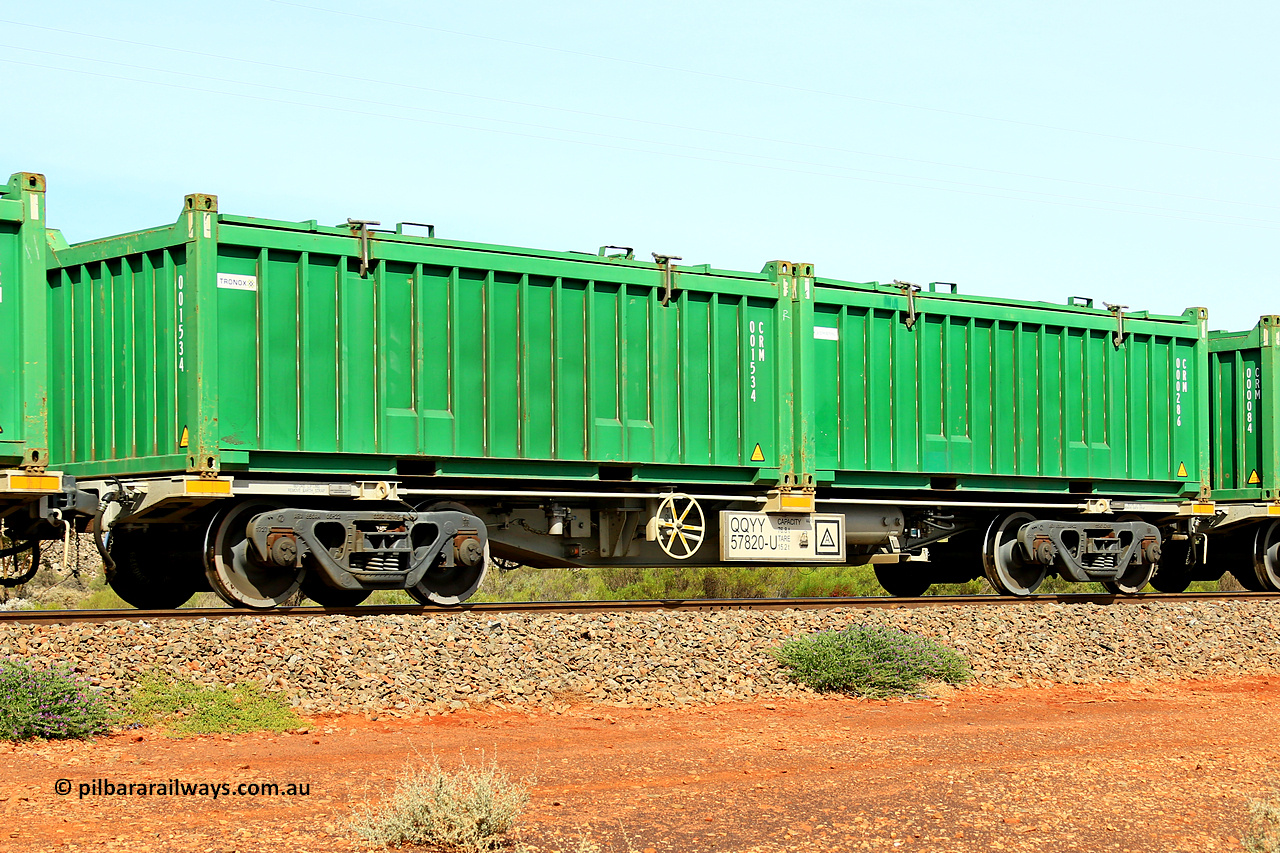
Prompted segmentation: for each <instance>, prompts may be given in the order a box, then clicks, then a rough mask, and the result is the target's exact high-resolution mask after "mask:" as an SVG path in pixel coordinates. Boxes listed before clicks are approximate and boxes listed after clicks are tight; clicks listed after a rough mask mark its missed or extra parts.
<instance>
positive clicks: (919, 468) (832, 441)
mask: <svg viewBox="0 0 1280 853" xmlns="http://www.w3.org/2000/svg"><path fill="white" fill-rule="evenodd" d="M1124 309H1125V306H1119V305H1106V306H1105V307H1095V306H1094V304H1093V300H1092V299H1087V298H1081V297H1073V298H1072V299H1070V300H1069V302H1068V304H1066V305H1053V304H1048V303H1043V302H1022V301H1007V300H993V299H990V298H984V297H975V296H969V295H965V294H961V293H958V292H957V288H956V286H955V285H954V284H944V283H933V284H930V285H929V286H928V290H924V289H922V288H920V287H918V286H916V285H913V284H910V283H907V282H893V283H889V284H881V283H874V284H856V283H850V282H841V281H833V280H826V279H817V280H816V282H815V295H814V299H813V302H812V308H810V307H809V305H808V304H807V303H806V305H805V308H804V310H805V312H806V313H807V312H808V311H810V310H811V311H812V322H811V325H812V333H811V334H809V333H807V332H806V338H811V339H812V347H813V357H812V359H813V360H812V365H813V369H812V371H810V372H809V373H808V376H809V377H810V382H811V383H812V388H811V390H809V391H808V393H809V394H810V395H811V399H812V400H813V405H814V410H813V413H812V418H813V422H812V432H813V440H812V442H811V443H810V444H809V447H810V448H811V449H812V452H813V453H814V463H813V467H814V469H815V472H816V473H815V478H816V481H817V482H818V484H819V485H820V487H823V488H822V489H821V495H822V497H821V498H820V499H819V501H818V503H819V504H822V505H824V508H828V509H843V508H846V507H849V506H851V505H861V504H863V503H865V502H866V501H868V495H875V496H876V497H877V498H881V499H883V498H885V497H888V498H889V500H890V502H891V503H892V505H893V506H895V507H900V508H901V509H902V516H901V517H903V518H904V519H905V524H904V528H903V531H902V537H901V539H900V540H899V542H898V545H899V546H900V547H901V548H902V549H903V550H905V551H907V552H916V553H919V552H920V551H921V550H922V549H925V548H927V549H928V552H927V554H928V557H929V559H928V561H921V560H918V559H909V560H902V561H900V562H897V563H886V564H881V565H878V566H877V571H876V574H877V576H878V578H879V580H880V583H881V584H882V585H883V586H884V587H885V588H886V589H888V590H889V591H890V592H893V593H895V594H901V595H918V594H921V593H923V592H924V591H925V590H926V589H927V587H928V586H929V585H930V584H932V583H936V582H962V581H965V580H968V579H972V578H976V577H981V576H983V575H985V576H986V577H987V578H988V579H989V580H990V581H991V583H992V585H993V586H994V587H995V588H996V589H997V590H998V591H1000V592H1003V593H1008V594H1015V595H1025V594H1029V593H1031V592H1034V591H1035V589H1036V588H1037V587H1038V586H1039V585H1040V584H1041V583H1042V582H1043V580H1044V579H1045V577H1046V576H1047V575H1048V574H1058V575H1060V576H1062V577H1064V578H1066V579H1068V580H1071V581H1076V582H1103V583H1105V584H1107V585H1108V586H1109V587H1110V588H1111V589H1113V590H1114V591H1117V592H1121V593H1133V592H1137V591H1138V590H1140V589H1141V588H1142V587H1143V586H1145V585H1146V583H1147V582H1148V580H1149V579H1150V577H1151V575H1152V573H1153V571H1154V569H1155V567H1156V565H1157V563H1158V561H1159V559H1160V554H1161V545H1162V541H1163V540H1166V539H1172V540H1174V541H1182V540H1185V539H1186V538H1187V537H1188V535H1189V530H1190V527H1191V525H1192V524H1193V523H1194V522H1193V519H1194V518H1195V517H1196V515H1197V514H1201V515H1203V514H1205V513H1207V512H1210V511H1211V507H1210V506H1209V505H1208V504H1207V503H1205V502H1204V501H1202V500H1197V498H1203V497H1204V496H1206V495H1207V492H1208V488H1209V458H1208V452H1207V447H1206V438H1207V434H1208V412H1207V394H1208V385H1207V369H1206V368H1207V349H1208V348H1207V345H1206V312H1205V310H1204V309H1202V308H1190V309H1188V310H1187V311H1185V312H1184V313H1183V314H1181V315H1177V316H1156V315H1152V314H1149V313H1148V312H1126V311H1125V310H1124ZM890 490H892V492H894V493H896V494H897V497H896V498H895V497H892V496H891V495H890V494H889V493H890ZM908 492H914V494H909V495H904V493H908ZM904 497H906V498H909V499H905V500H904V499H903V498H904ZM895 517H898V516H895Z"/></svg>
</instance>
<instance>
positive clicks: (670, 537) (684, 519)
mask: <svg viewBox="0 0 1280 853" xmlns="http://www.w3.org/2000/svg"><path fill="white" fill-rule="evenodd" d="M706 534H707V522H706V519H705V518H703V517H702V507H700V506H698V502H697V501H696V500H694V499H693V498H691V497H689V496H688V495H685V494H674V495H667V496H666V497H665V498H663V499H662V503H660V504H658V546H659V547H660V548H662V550H663V551H665V552H666V553H667V556H669V557H674V558H675V559H677V560H687V559H689V558H690V557H692V556H693V555H694V554H696V553H697V552H698V548H699V547H701V545H702V540H703V538H704V537H705V536H706Z"/></svg>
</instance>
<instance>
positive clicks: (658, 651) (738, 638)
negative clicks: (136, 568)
mask: <svg viewBox="0 0 1280 853" xmlns="http://www.w3.org/2000/svg"><path fill="white" fill-rule="evenodd" d="M1278 613H1280V610H1278V608H1277V607H1276V605H1275V604H1274V603H1273V602H1269V601H1222V602H1196V603H1176V604H1174V603H1145V604H1136V605H1114V606H1109V607H1108V606H1097V605H1092V604H1072V605H1055V604H1046V605H1032V606H1003V607H964V606H940V607H931V608H914V609H893V610H855V609H837V610H785V611H747V610H738V611H714V612H703V613H698V612H671V611H658V612H616V613H604V614H588V615H567V614H539V615H520V614H513V615H497V616H495V615H492V614H470V613H456V614H447V613H441V614H436V615H423V616H367V617H359V618H356V617H349V616H336V615H335V616H317V617H306V618H288V617H283V618H282V617H261V618H258V617H246V616H239V617H231V618H225V619H213V620H208V619H201V620H197V621H164V622H132V621H117V622H108V623H100V624H70V625H21V624H11V625H4V626H0V655H3V656H9V657H20V658H25V659H29V660H32V661H34V662H37V663H39V664H46V663H67V664H70V665H71V666H72V667H73V668H74V669H75V671H76V672H78V673H79V674H81V675H82V676H84V677H86V678H88V679H89V680H90V682H91V683H92V684H94V685H96V686H98V687H100V688H102V689H104V690H106V691H108V692H112V693H116V692H120V691H124V690H127V689H128V688H129V687H130V685H131V684H132V682H133V681H134V680H135V679H136V678H137V677H138V676H139V675H141V674H143V673H146V672H148V671H151V670H160V671H162V672H166V673H169V674H171V675H174V676H179V677H182V678H186V679H189V680H192V681H195V682H197V683H201V684H211V685H212V684H222V685H229V684H234V683H237V682H257V683H259V684H262V685H264V686H265V687H266V688H267V689H269V690H278V691H282V692H283V693H284V694H285V695H287V697H288V699H289V701H290V703H291V704H292V705H293V706H294V707H295V708H297V709H298V710H300V711H302V712H306V713H324V712H363V713H370V714H375V713H386V714H389V715H398V714H402V713H421V712H427V713H444V712H448V711H450V710H460V709H463V708H467V707H475V706H484V705H490V704H493V705H497V706H498V707H510V706H517V707H518V706H539V707H543V708H549V709H552V710H562V709H563V708H564V707H565V706H568V705H576V704H583V703H599V704H606V705H608V704H614V705H631V706H680V705H686V704H692V703H698V704H701V703H714V702H725V701H741V700H749V699H769V698H783V697H787V696H795V695H798V694H804V693H807V692H808V690H807V689H806V688H804V687H801V686H798V685H796V684H793V683H792V682H790V681H789V680H788V679H787V677H786V674H785V671H783V670H782V669H780V668H779V666H778V665H777V663H776V662H775V661H774V660H773V658H772V657H771V656H770V651H771V650H772V649H775V648H777V647H778V646H779V645H780V644H781V643H783V642H785V641H786V640H787V639H789V638H792V637H797V636H801V635H805V634H810V633H813V632H818V631H830V630H838V629H841V628H844V627H845V626H847V625H849V624H852V623H861V624H864V625H891V626H896V627H898V628H901V629H903V630H906V631H911V632H913V633H916V634H920V635H923V636H926V637H931V638H933V639H936V640H938V641H940V642H942V643H944V644H946V645H948V646H950V647H951V648H954V649H956V650H957V651H959V652H961V653H962V654H963V655H965V656H966V657H967V658H968V659H969V660H970V661H971V662H972V665H973V671H974V676H975V682H976V683H978V684H982V685H1011V684H1012V685H1027V684H1030V685H1035V684H1046V683H1066V684H1081V683H1089V682H1103V681H1117V680H1121V681H1161V680H1176V679H1187V678H1209V677H1221V676H1227V677H1229V676H1238V675H1246V674H1265V673H1272V672H1277V671H1280V642H1277V636H1280V630H1278V628H1280V626H1278V625H1277V622H1278V621H1280V620H1278V616H1277V614H1278Z"/></svg>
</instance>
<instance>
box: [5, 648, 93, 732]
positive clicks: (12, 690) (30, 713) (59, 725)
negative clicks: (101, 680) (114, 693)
mask: <svg viewBox="0 0 1280 853" xmlns="http://www.w3.org/2000/svg"><path fill="white" fill-rule="evenodd" d="M113 718H114V713H113V711H112V708H111V707H110V706H109V705H108V704H107V701H106V699H105V698H104V697H103V696H102V695H101V694H99V693H97V692H96V691H94V690H93V689H92V688H90V687H89V685H88V683H87V682H85V681H84V680H83V679H81V678H79V677H77V676H76V675H75V674H74V673H72V672H71V669H70V667H65V666H63V667H53V668H51V669H35V668H33V667H32V666H30V665H29V664H26V663H23V662H22V661H17V660H0V738H4V739H6V740H25V739H27V738H37V737H40V738H48V739H50V740H53V739H57V738H77V737H88V736H90V735H95V734H100V733H102V732H105V731H107V730H108V729H109V728H110V727H111V722H112V720H113Z"/></svg>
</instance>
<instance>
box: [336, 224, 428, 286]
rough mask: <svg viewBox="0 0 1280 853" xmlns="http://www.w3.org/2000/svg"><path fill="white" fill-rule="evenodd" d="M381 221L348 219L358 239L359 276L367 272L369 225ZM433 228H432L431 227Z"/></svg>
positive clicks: (362, 276)
mask: <svg viewBox="0 0 1280 853" xmlns="http://www.w3.org/2000/svg"><path fill="white" fill-rule="evenodd" d="M381 224H382V223H381V222H375V221H374V220H372V219H348V220H347V227H348V228H350V229H351V232H352V234H353V235H354V236H356V237H358V238H359V239H360V277H361V278H364V277H365V276H366V275H368V273H369V226H370V225H381ZM433 230H434V229H433Z"/></svg>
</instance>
